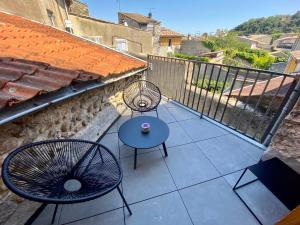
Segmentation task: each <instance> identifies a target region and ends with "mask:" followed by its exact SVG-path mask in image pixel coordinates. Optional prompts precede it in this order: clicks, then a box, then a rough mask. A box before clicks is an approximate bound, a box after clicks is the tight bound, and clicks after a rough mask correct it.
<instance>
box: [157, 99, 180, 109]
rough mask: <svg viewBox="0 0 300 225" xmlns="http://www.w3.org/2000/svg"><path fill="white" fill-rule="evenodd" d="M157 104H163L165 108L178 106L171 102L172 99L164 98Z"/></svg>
mask: <svg viewBox="0 0 300 225" xmlns="http://www.w3.org/2000/svg"><path fill="white" fill-rule="evenodd" d="M159 105H161V106H165V107H167V108H175V107H178V105H176V104H175V103H173V102H172V101H166V100H161V101H160V104H159Z"/></svg>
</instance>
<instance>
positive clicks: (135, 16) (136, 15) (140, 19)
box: [119, 12, 159, 24]
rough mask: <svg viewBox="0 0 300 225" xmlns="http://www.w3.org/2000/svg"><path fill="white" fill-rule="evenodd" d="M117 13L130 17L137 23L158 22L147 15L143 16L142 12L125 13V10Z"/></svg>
mask: <svg viewBox="0 0 300 225" xmlns="http://www.w3.org/2000/svg"><path fill="white" fill-rule="evenodd" d="M119 14H123V15H125V16H126V17H128V18H131V19H133V20H135V21H137V22H139V23H144V24H148V23H159V21H158V20H155V19H152V18H149V17H148V16H144V15H142V14H139V13H125V12H119Z"/></svg>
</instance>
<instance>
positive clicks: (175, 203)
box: [125, 192, 192, 225]
mask: <svg viewBox="0 0 300 225" xmlns="http://www.w3.org/2000/svg"><path fill="white" fill-rule="evenodd" d="M131 209H132V211H133V215H132V216H126V217H125V218H126V225H175V224H180V225H192V223H191V220H190V218H189V216H188V214H187V211H186V209H185V207H184V205H183V203H182V201H181V199H180V196H179V194H178V192H173V193H170V194H166V195H162V196H159V197H156V198H153V199H149V200H147V201H143V202H140V203H137V204H134V205H131Z"/></svg>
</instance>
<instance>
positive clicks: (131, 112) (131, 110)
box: [131, 109, 133, 119]
mask: <svg viewBox="0 0 300 225" xmlns="http://www.w3.org/2000/svg"><path fill="white" fill-rule="evenodd" d="M132 116H133V110H132V109H131V119H132Z"/></svg>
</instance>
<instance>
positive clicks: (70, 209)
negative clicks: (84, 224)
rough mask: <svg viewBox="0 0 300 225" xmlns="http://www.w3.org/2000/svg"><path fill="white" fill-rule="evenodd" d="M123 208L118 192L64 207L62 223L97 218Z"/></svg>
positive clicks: (114, 191)
mask: <svg viewBox="0 0 300 225" xmlns="http://www.w3.org/2000/svg"><path fill="white" fill-rule="evenodd" d="M122 206H123V202H122V199H121V196H120V195H119V193H118V191H117V190H113V191H112V192H110V193H108V194H107V195H104V196H102V197H100V198H97V199H95V200H91V201H87V202H83V203H76V204H67V205H64V206H63V209H62V212H61V218H60V222H61V223H68V222H72V221H75V220H79V219H82V218H86V217H90V216H95V215H97V214H100V213H103V212H106V211H109V210H113V209H117V208H120V207H122Z"/></svg>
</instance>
